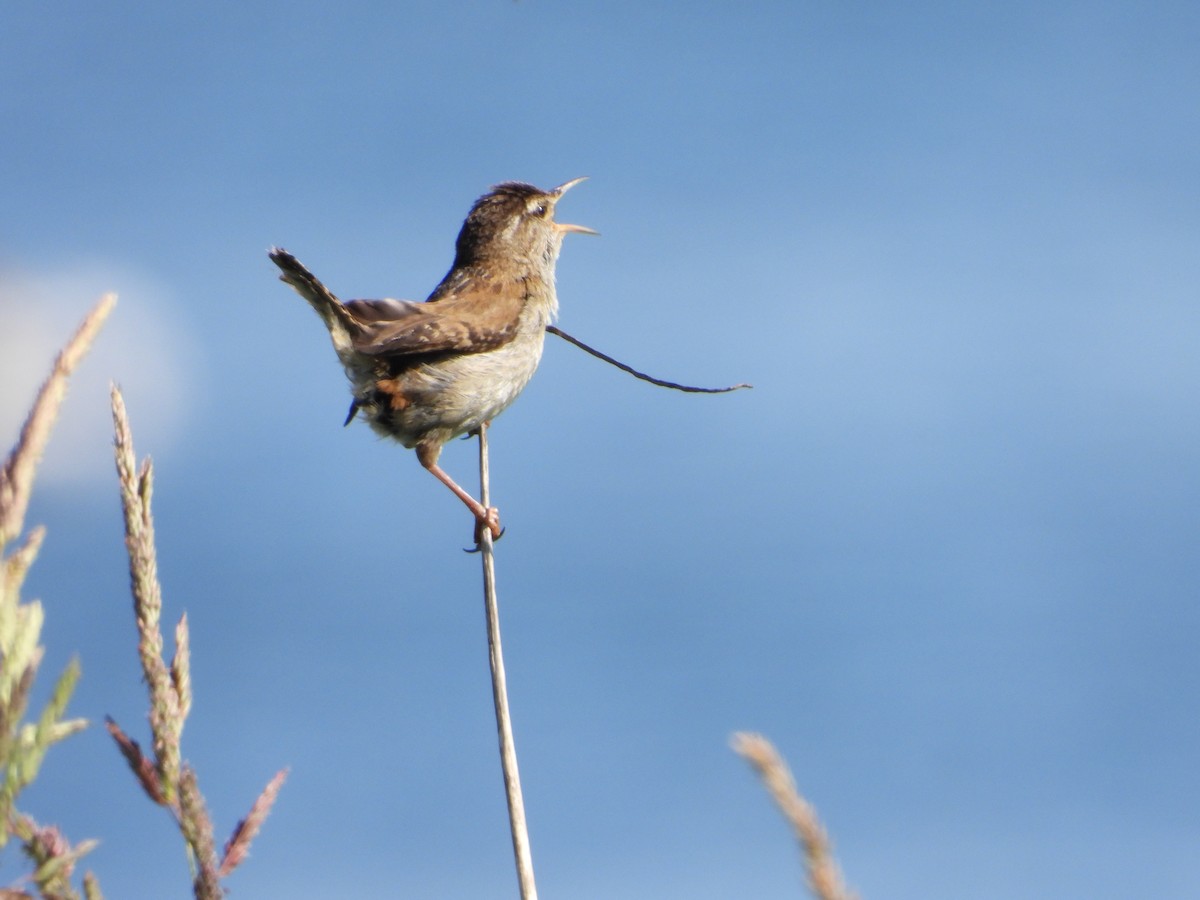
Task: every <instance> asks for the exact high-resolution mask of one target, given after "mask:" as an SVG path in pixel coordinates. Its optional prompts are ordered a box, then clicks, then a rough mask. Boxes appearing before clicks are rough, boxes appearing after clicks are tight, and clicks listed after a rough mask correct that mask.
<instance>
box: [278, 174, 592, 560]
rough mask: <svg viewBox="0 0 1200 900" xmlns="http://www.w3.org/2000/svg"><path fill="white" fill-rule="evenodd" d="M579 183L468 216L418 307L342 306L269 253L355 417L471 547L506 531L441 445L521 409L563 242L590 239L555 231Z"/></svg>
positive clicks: (486, 200) (483, 202)
mask: <svg viewBox="0 0 1200 900" xmlns="http://www.w3.org/2000/svg"><path fill="white" fill-rule="evenodd" d="M585 179H586V176H584V177H581V178H574V179H572V180H570V181H568V182H566V183H565V184H561V185H559V186H558V187H556V188H554V189H552V190H549V191H545V190H541V189H539V188H536V187H534V186H533V185H531V184H526V183H524V182H519V181H507V182H504V183H502V184H497V185H495V186H493V187H492V188H491V189H490V190H489V191H488V192H487V193H485V194H484V195H483V196H481V197H480V198H479V199H478V200H476V201H475V203H474V204H473V205H472V207H471V210H470V212H469V213H468V214H467V217H466V220H465V221H464V222H463V225H462V229H461V230H460V231H459V233H458V239H457V241H456V242H455V252H454V262H453V264H452V265H451V266H450V271H449V272H447V273H446V276H445V277H444V278H443V279H442V280H441V282H440V283H439V284H438V285H437V287H435V288H434V289H433V292H432V293H431V294H430V295H429V297H428V298H427V299H426V300H425V301H424V302H417V301H412V300H393V299H382V300H347V301H345V302H343V301H341V300H339V299H338V298H337V297H336V296H335V295H334V294H333V293H332V292H330V291H329V289H328V288H326V287H325V285H323V284H322V283H321V282H320V281H319V280H317V278H316V277H315V276H314V275H313V274H312V273H311V272H310V271H309V270H308V269H307V268H305V267H304V266H303V265H302V264H301V263H300V262H299V260H297V259H296V257H295V256H293V255H292V254H291V253H289V252H287V251H286V250H284V249H282V248H279V247H275V248H272V249H271V250H270V252H269V256H270V258H271V260H272V261H273V262H274V263H275V265H276V266H278V267H279V270H280V272H281V274H280V276H279V277H280V280H282V281H283V282H285V283H286V284H288V285H290V286H291V287H292V288H293V289H295V291H296V292H297V293H298V294H300V296H301V297H303V298H304V299H305V300H307V301H308V302H309V304H310V305H311V306H312V308H313V309H314V310H316V312H317V314H318V315H319V316H320V317H321V319H322V321H324V323H325V326H326V327H327V328H328V329H329V336H330V338H331V340H332V342H333V349H334V351H335V352H336V353H337V356H338V359H339V360H340V361H341V363H342V366H343V368H344V369H345V371H346V376H347V377H348V378H349V381H350V389H351V393H352V395H353V399H352V401H351V404H350V412H349V414H348V415H347V416H346V421H345V424H346V425H349V424H350V422H351V421H353V420H354V419H355V418H356V417H361V418H363V419H365V420H366V421H367V423H368V424H369V425H370V426H371V428H372V429H373V430H374V431H375V432H376V433H378V434H380V435H383V436H384V437H388V438H393V439H395V440H396V441H399V442H400V443H401V444H402V445H403V446H404V447H406V448H408V449H410V450H412V449H415V450H416V453H417V459H418V461H419V462H420V463H421V465H422V466H424V467H425V468H426V469H427V470H428V471H429V472H430V473H431V474H432V475H433V476H434V477H436V478H437V479H438V480H439V481H441V482H442V484H444V485H445V486H446V487H448V488H449V489H450V490H451V491H453V492H454V494H455V495H456V496H457V497H458V498H459V499H460V500H461V501H462V502H463V503H464V504H465V505H466V506H467V508H468V509H469V510H470V511H471V513H472V515H473V516H474V517H475V530H474V536H475V543H476V545H479V544H480V543H481V541H482V540H483V534H484V531H485V530H486V531H487V532H490V534H491V537H492V539H493V540H495V539H498V538H499V537H500V535H501V533H502V532H503V529H502V528H501V526H500V513H499V510H497V509H496V508H495V507H486V508H485V507H484V506H483V504H481V503H480V502H479V501H478V500H476V499H475V498H474V497H472V496H471V494H470V493H469V492H468V491H466V490H465V489H463V488H462V487H460V486H459V485H458V484H457V483H456V482H455V481H454V479H453V478H451V477H450V475H449V474H447V473H446V471H445V470H444V469H442V468H441V466H439V465H438V459H439V457H440V455H441V452H442V448H443V446H445V444H446V442H447V441H450V440H452V439H453V438H456V437H459V436H460V435H468V436H469V435H474V434H478V433H480V432H481V430H483V429H486V428H487V427H488V426H489V425H490V423H491V421H492V420H493V419H495V418H496V416H498V415H500V413H502V412H503V411H504V410H505V409H507V408H508V407H509V406H510V405H511V404H512V403H513V401H514V400H516V399H517V397H518V395H520V393H521V391H522V390H524V389H525V386H526V385H527V384H528V383H529V381H530V379H531V378H532V377H533V374H534V372H535V371H536V370H537V367H538V363H539V361H540V360H541V356H542V344H543V341H544V339H545V334H546V328H547V327H548V326H550V325H551V324H552V322H553V321H554V319H555V317H556V316H557V313H558V295H557V293H556V290H555V264H556V262H557V260H558V255H559V251H560V249H561V247H562V242H563V238H564V237H565V236H566V235H568V234H571V233H579V234H598V232H596V231H594V230H593V229H591V228H587V227H585V226H583V225H569V224H565V223H562V222H556V221H555V219H554V213H555V208H556V206H557V204H558V202H559V200H561V199H562V197H563V195H564V194H565V193H566V192H567V191H568V190H570V189H571V188H572V187H574V186H575V185H577V184H579V183H580V182H581V181H584V180H585Z"/></svg>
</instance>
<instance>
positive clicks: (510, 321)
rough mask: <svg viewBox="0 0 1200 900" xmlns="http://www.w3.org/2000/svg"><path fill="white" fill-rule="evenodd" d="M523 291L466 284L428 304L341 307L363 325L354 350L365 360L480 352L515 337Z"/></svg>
mask: <svg viewBox="0 0 1200 900" xmlns="http://www.w3.org/2000/svg"><path fill="white" fill-rule="evenodd" d="M524 301H525V296H524V291H523V290H495V289H493V287H492V286H491V285H487V284H475V285H466V286H464V287H462V288H460V289H459V290H456V291H455V292H454V293H452V294H449V295H443V296H441V297H439V298H438V299H437V300H435V301H433V302H425V303H414V302H412V301H410V300H351V301H349V302H348V303H346V307H347V309H349V310H350V311H351V312H352V313H353V314H354V316H355V318H357V319H359V320H360V321H362V322H363V323H364V325H365V326H366V327H365V328H364V330H363V333H362V334H361V335H360V336H358V337H356V338H355V340H354V349H355V350H357V351H358V352H359V353H364V354H367V355H368V356H415V355H419V354H425V353H443V352H447V351H453V352H457V353H482V352H484V351H486V350H494V349H496V348H497V347H502V346H503V345H504V344H507V343H508V342H509V341H511V340H512V339H513V338H514V337H516V334H517V327H518V321H519V319H520V315H521V309H522V308H523V306H524Z"/></svg>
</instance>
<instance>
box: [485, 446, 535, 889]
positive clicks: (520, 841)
mask: <svg viewBox="0 0 1200 900" xmlns="http://www.w3.org/2000/svg"><path fill="white" fill-rule="evenodd" d="M479 502H480V503H482V504H483V506H484V507H485V508H487V507H489V506H490V505H491V477H490V473H489V469H488V446H487V425H484V426H483V427H481V428H480V429H479ZM480 531H481V532H482V535H483V537H482V540H481V541H480V544H479V550H480V556H481V557H482V561H483V600H484V611H485V613H486V615H487V635H488V661H489V663H490V664H491V670H492V701H493V703H494V705H495V707H496V729H497V732H498V735H499V739H500V766H501V768H502V769H503V771H504V793H505V797H506V799H507V800H508V824H509V830H510V831H511V833H512V842H513V856H514V858H515V860H516V864H517V882H518V884H519V885H520V889H521V900H537V884H536V883H535V881H534V877H533V853H532V850H531V849H530V846H529V828H528V825H527V824H526V821H525V800H524V798H523V797H522V795H521V773H520V771H519V770H518V767H517V748H516V744H515V742H514V741H513V731H512V716H511V715H510V714H509V710H508V683H507V681H506V679H505V676H504V652H503V649H502V648H501V645H500V608H499V604H498V603H497V600H496V560H495V553H494V549H493V546H492V534H491V532H490V531H488V529H486V528H483V529H480Z"/></svg>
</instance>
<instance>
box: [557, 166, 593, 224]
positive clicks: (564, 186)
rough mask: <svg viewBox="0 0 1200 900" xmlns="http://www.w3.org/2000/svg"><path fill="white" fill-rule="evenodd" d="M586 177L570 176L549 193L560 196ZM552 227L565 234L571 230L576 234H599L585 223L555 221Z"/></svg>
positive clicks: (585, 179)
mask: <svg viewBox="0 0 1200 900" xmlns="http://www.w3.org/2000/svg"><path fill="white" fill-rule="evenodd" d="M587 178H588V177H587V176H586V175H580V176H579V177H578V178H572V179H571V180H570V181H567V182H564V183H563V184H560V185H559V186H558V187H556V188H555V189H554V190H552V191H551V192H550V193H552V194H553V195H554V196H555V198H558V197H561V196H562V195H563V194H565V193H566V192H567V191H569V190H570V189H571V188H573V187H575V185H577V184H579V182H581V181H587ZM554 227H555V228H557V229H558V230H559V231H561V232H562V233H563V234H567V233H568V232H572V231H574V232H576V233H577V234H599V233H600V232H598V231H596V230H594V229H592V228H588V227H587V226H586V225H568V224H566V223H563V222H555V223H554Z"/></svg>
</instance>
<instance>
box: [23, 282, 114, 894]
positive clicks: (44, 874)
mask: <svg viewBox="0 0 1200 900" xmlns="http://www.w3.org/2000/svg"><path fill="white" fill-rule="evenodd" d="M115 303H116V296H115V295H112V294H109V295H107V296H105V297H104V298H102V299H101V300H100V301H99V302H98V303H97V304H96V306H95V307H93V309H92V310H91V312H89V313H88V315H87V316H86V317H85V318H84V320H83V323H82V324H81V325H80V327H79V329H78V330H77V331H76V333H75V334H74V336H72V337H71V339H70V340H69V341H68V342H67V344H66V346H65V347H64V348H63V349H62V351H61V352H60V353H59V354H58V358H57V359H56V360H55V362H54V367H53V369H52V370H51V372H50V375H49V377H48V378H47V379H46V381H45V382H44V383H43V384H42V387H41V389H40V390H39V391H38V394H37V397H36V398H35V399H34V402H33V406H32V407H31V408H30V411H29V415H28V417H27V418H26V419H25V423H24V426H23V427H22V428H21V433H20V436H19V437H18V439H17V443H16V446H14V447H13V449H12V451H11V452H10V453H9V455H8V456H7V457H6V458H5V460H4V463H3V465H2V466H0V769H2V771H3V785H2V786H0V847H3V846H4V845H5V844H6V843H7V841H8V838H9V837H10V836H16V837H17V838H18V839H19V840H20V841H21V844H22V849H23V850H24V852H25V855H26V856H28V857H29V859H30V860H31V861H32V862H33V864H34V866H35V868H34V872H33V874H32V875H31V876H30V877H29V880H30V881H31V882H32V883H33V884H34V886H36V888H37V891H38V895H39V896H41V897H43V898H51V897H52V898H62V900H68V898H77V897H78V896H79V895H78V893H76V891H75V890H74V889H73V888H72V887H71V883H70V879H71V875H72V874H73V872H74V869H75V865H76V863H77V862H78V861H79V859H80V857H82V856H83V855H84V854H85V853H87V852H89V851H90V850H91V849H92V848H93V847H94V846H95V845H96V842H95V841H82V842H80V843H79V844H77V845H75V846H74V847H73V846H71V844H70V842H68V841H67V839H66V837H65V836H64V835H63V834H62V832H60V831H59V830H58V829H57V828H56V827H54V826H46V825H39V824H38V823H37V822H36V821H34V820H33V818H32V817H30V816H28V815H26V814H24V813H21V812H18V811H17V810H16V807H15V804H16V799H17V795H18V794H19V793H20V792H21V791H22V790H23V789H24V788H25V787H27V786H28V785H29V784H30V783H32V782H33V780H34V779H35V778H36V777H37V773H38V769H39V768H40V766H41V764H42V760H43V759H44V758H45V755H46V751H47V750H48V749H49V748H50V745H51V744H54V743H56V742H57V741H60V740H62V739H63V738H65V737H67V736H69V735H71V734H74V733H75V732H77V731H80V730H82V729H83V728H84V727H86V725H87V722H86V721H85V720H83V719H73V720H65V719H63V715H64V713H65V712H66V707H67V701H68V700H69V699H70V696H71V693H72V692H73V691H74V689H75V684H76V682H77V681H78V680H79V675H80V666H79V662H78V660H72V661H71V662H70V664H69V665H68V666H67V668H66V670H65V671H64V672H63V674H62V675H61V676H60V677H59V679H58V682H57V683H56V684H55V686H54V690H53V692H52V694H51V697H50V701H49V703H47V704H46V707H45V708H44V710H43V711H42V714H41V715H40V716H39V717H38V721H37V722H36V723H23V722H22V720H23V718H24V715H25V710H26V706H27V704H28V700H29V691H30V689H31V687H32V686H33V680H34V676H35V675H36V674H37V670H38V666H39V664H40V663H41V661H42V656H43V654H44V648H43V647H42V646H41V645H40V644H39V643H38V641H39V640H40V638H41V630H42V622H43V619H44V614H43V611H42V606H41V604H40V603H38V602H37V601H33V602H30V603H22V602H21V597H20V593H21V586H22V585H23V584H24V581H25V575H26V573H27V572H28V571H29V567H30V566H31V565H32V564H33V561H34V559H36V557H37V554H38V550H39V549H41V545H42V540H43V538H44V537H45V533H46V532H45V529H43V528H41V527H37V528H34V529H32V530H31V531H30V532H29V534H28V535H27V536H26V538H25V541H24V543H23V544H21V546H19V547H18V548H17V549H16V550H15V551H13V552H12V553H10V554H8V555H7V556H3V551H4V549H5V548H6V547H7V545H8V543H9V542H10V541H12V540H13V539H15V538H16V537H17V536H19V535H20V533H21V531H22V530H23V529H24V527H25V513H26V511H27V510H28V508H29V498H30V496H31V495H32V493H33V482H34V476H35V475H36V473H37V467H38V463H39V462H40V461H41V457H42V453H43V451H44V450H45V448H46V443H47V441H48V440H49V438H50V432H51V431H52V430H53V427H54V423H55V421H56V420H57V418H58V410H59V407H60V406H61V405H62V400H63V397H64V396H65V395H66V390H67V381H68V379H69V377H70V375H71V373H72V372H73V371H74V370H75V368H76V367H77V366H78V365H79V362H80V360H81V359H82V358H83V356H84V354H85V353H87V351H88V348H89V347H90V346H91V344H92V341H93V340H94V339H95V337H96V334H97V333H98V332H99V330H100V326H101V325H102V324H103V323H104V320H105V319H106V318H107V317H108V314H109V313H110V312H111V311H112V308H113V305H114V304H115ZM84 892H85V895H86V896H87V897H88V898H89V900H99V898H100V889H99V886H98V885H97V884H96V880H95V878H94V877H93V876H92V875H91V873H88V874H87V875H86V876H85V877H84ZM4 896H11V897H33V896H34V895H33V894H31V893H27V892H25V891H23V890H18V889H15V888H11V889H0V897H4Z"/></svg>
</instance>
